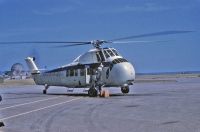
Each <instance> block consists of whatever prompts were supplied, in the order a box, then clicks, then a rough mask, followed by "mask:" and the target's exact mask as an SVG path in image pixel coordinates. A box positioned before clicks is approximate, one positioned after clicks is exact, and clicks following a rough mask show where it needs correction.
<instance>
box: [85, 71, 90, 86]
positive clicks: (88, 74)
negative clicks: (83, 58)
mask: <svg viewBox="0 0 200 132" xmlns="http://www.w3.org/2000/svg"><path fill="white" fill-rule="evenodd" d="M90 77H91V75H90V68H89V67H86V68H85V83H86V85H89V84H90Z"/></svg>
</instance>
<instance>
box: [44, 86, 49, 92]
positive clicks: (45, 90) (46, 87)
mask: <svg viewBox="0 0 200 132" xmlns="http://www.w3.org/2000/svg"><path fill="white" fill-rule="evenodd" d="M44 87H45V89H44V90H43V94H47V89H48V88H49V86H48V85H47V84H45V85H44Z"/></svg>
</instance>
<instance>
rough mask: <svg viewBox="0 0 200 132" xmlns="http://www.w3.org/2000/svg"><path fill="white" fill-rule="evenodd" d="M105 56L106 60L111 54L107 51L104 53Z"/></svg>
mask: <svg viewBox="0 0 200 132" xmlns="http://www.w3.org/2000/svg"><path fill="white" fill-rule="evenodd" d="M103 52H104V55H105V56H106V58H108V57H110V56H109V54H108V53H107V52H106V50H104V51H103Z"/></svg>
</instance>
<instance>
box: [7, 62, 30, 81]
mask: <svg viewBox="0 0 200 132" xmlns="http://www.w3.org/2000/svg"><path fill="white" fill-rule="evenodd" d="M26 75H27V74H26V72H25V71H24V66H23V65H22V64H21V63H15V64H13V65H12V67H11V72H10V78H11V79H25V78H26Z"/></svg>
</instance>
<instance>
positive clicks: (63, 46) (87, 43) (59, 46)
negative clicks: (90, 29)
mask: <svg viewBox="0 0 200 132" xmlns="http://www.w3.org/2000/svg"><path fill="white" fill-rule="evenodd" d="M89 44H91V42H86V43H80V44H69V45H58V46H53V48H65V47H73V46H80V45H89Z"/></svg>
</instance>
